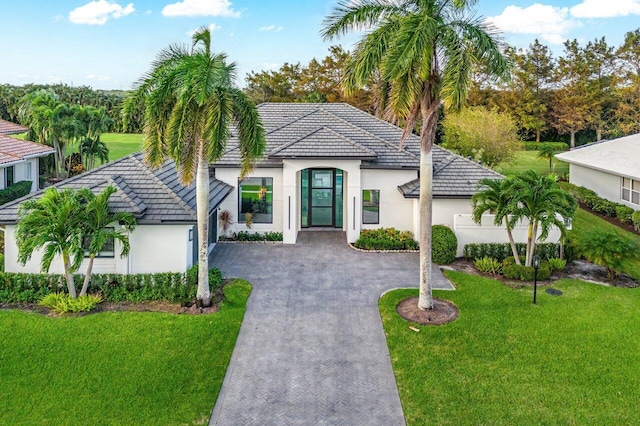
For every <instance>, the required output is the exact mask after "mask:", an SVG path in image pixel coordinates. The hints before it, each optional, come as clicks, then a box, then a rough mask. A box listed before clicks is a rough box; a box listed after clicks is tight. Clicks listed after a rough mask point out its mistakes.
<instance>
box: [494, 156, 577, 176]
mask: <svg viewBox="0 0 640 426" xmlns="http://www.w3.org/2000/svg"><path fill="white" fill-rule="evenodd" d="M552 161H553V165H554V169H553V170H554V173H555V174H556V175H558V176H564V175H566V174H567V173H569V164H568V163H565V162H563V161H558V160H556V159H555V158H554V159H553V160H552ZM495 169H496V171H497V172H499V173H502V174H503V175H505V176H513V175H516V174H518V173H522V172H524V171H526V170H530V169H532V170H535V171H536V172H538V173H539V174H541V175H548V174H549V160H547V159H545V158H538V151H519V152H518V153H517V154H516V158H515V160H514V161H513V162H512V163H510V164H499V165H498V166H496V167H495Z"/></svg>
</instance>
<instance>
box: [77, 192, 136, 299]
mask: <svg viewBox="0 0 640 426" xmlns="http://www.w3.org/2000/svg"><path fill="white" fill-rule="evenodd" d="M80 191H81V192H80V194H81V196H82V198H83V204H84V205H85V209H84V213H85V214H84V220H83V224H82V232H83V242H84V244H83V245H84V248H85V249H87V252H88V254H89V262H88V264H87V271H86V273H85V276H84V282H83V284H82V290H80V296H84V295H85V294H87V288H88V287H89V281H90V280H91V271H92V269H93V261H94V259H95V257H96V256H97V255H98V254H99V253H100V252H101V251H102V250H103V248H104V246H105V245H106V244H107V242H111V241H116V240H117V241H118V242H120V244H121V246H122V249H121V251H120V256H122V257H124V256H126V255H128V254H129V236H128V232H131V231H132V230H133V229H134V228H135V226H136V219H135V217H133V215H132V214H131V213H126V212H110V211H109V198H110V197H111V196H112V195H113V194H114V193H115V192H116V191H117V189H116V188H115V187H114V186H111V185H110V186H107V187H106V188H105V189H104V191H102V192H101V193H100V194H98V195H95V194H94V193H93V192H91V191H90V190H88V189H87V190H80ZM116 223H118V224H121V225H123V228H121V229H116V228H115V227H110V226H109V225H113V224H116ZM114 249H115V247H114Z"/></svg>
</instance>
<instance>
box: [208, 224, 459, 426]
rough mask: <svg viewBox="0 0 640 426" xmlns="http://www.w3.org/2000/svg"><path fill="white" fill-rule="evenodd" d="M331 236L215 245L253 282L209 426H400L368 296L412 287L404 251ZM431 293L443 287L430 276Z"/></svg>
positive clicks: (218, 262)
mask: <svg viewBox="0 0 640 426" xmlns="http://www.w3.org/2000/svg"><path fill="white" fill-rule="evenodd" d="M345 241H346V238H345V235H344V233H341V232H300V233H299V236H298V243H297V244H295V245H269V244H266V245H263V244H218V245H217V246H216V248H215V249H214V251H213V253H212V262H213V263H212V265H215V266H217V267H218V268H220V269H221V270H222V273H223V275H224V276H226V277H241V278H245V279H247V280H249V281H250V282H251V283H252V284H253V292H252V294H251V297H250V299H249V303H248V306H247V311H246V314H245V317H244V322H243V324H242V328H241V330H240V334H239V336H238V341H237V343H236V347H235V349H234V352H233V356H232V358H231V363H230V365H229V368H228V370H227V374H226V376H225V379H224V383H223V386H222V390H221V392H220V396H219V397H218V401H217V403H216V406H215V408H214V410H213V413H212V416H211V420H210V423H209V424H210V425H261V426H264V425H348V426H355V425H367V426H372V425H384V426H393V425H404V424H405V421H404V417H403V414H402V407H401V404H400V398H399V396H398V391H397V388H396V383H395V378H394V375H393V370H392V368H391V362H390V360H389V352H388V349H387V345H386V341H385V336H384V332H383V329H382V322H381V320H380V315H379V313H378V297H379V296H380V294H381V293H382V292H383V291H385V290H387V289H391V288H394V287H403V286H415V285H417V283H418V256H417V254H414V253H360V252H356V251H354V250H352V249H350V248H349V247H348V246H347V245H346V242H345ZM435 286H436V287H438V288H452V287H451V284H450V283H449V282H448V281H447V280H446V279H444V277H443V276H442V274H441V273H440V274H439V279H438V280H437V283H436V284H435Z"/></svg>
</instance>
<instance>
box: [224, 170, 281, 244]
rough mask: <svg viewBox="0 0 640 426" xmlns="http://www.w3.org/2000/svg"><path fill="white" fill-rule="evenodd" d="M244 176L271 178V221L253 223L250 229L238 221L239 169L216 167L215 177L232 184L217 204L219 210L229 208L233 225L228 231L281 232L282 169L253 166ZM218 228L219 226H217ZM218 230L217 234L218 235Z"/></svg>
mask: <svg viewBox="0 0 640 426" xmlns="http://www.w3.org/2000/svg"><path fill="white" fill-rule="evenodd" d="M246 177H261V178H273V222H272V223H254V224H253V227H252V228H251V229H249V228H247V226H246V225H245V224H244V222H240V223H238V213H239V210H240V209H239V207H240V202H239V199H238V197H239V196H240V194H239V192H238V179H239V178H240V169H238V168H225V167H218V168H216V179H218V180H221V181H222V182H224V183H226V184H229V185H231V186H233V188H234V189H233V191H232V192H231V193H230V194H229V195H228V196H227V198H225V200H224V201H223V202H222V203H221V204H220V206H218V209H219V210H229V211H230V212H231V214H232V215H233V222H234V223H233V225H231V227H230V228H229V231H228V232H229V233H230V234H232V233H234V232H240V231H248V232H269V231H272V232H282V223H283V217H282V216H283V209H282V199H283V195H282V194H283V185H282V169H278V168H262V167H260V168H255V169H254V170H253V172H252V173H250V174H248V175H247V176H246ZM218 228H219V227H218ZM220 232H221V231H220V230H219V232H218V236H220Z"/></svg>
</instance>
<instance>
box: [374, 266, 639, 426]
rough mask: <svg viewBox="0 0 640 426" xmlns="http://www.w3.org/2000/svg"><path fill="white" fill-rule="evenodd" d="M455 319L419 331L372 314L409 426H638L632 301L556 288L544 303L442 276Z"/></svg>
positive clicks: (624, 295) (575, 284)
mask: <svg viewBox="0 0 640 426" xmlns="http://www.w3.org/2000/svg"><path fill="white" fill-rule="evenodd" d="M445 274H446V275H447V277H448V278H449V279H451V280H452V281H453V282H454V285H455V286H456V289H457V290H456V291H454V292H444V291H434V295H435V296H436V297H441V298H445V299H448V300H451V301H453V302H454V303H455V304H456V305H457V306H458V307H459V309H460V318H459V319H458V320H456V321H455V322H453V323H450V324H447V325H443V326H418V328H419V329H420V332H418V333H416V332H414V331H412V330H410V329H409V324H408V323H406V322H405V321H403V320H402V319H401V318H400V317H399V316H398V315H397V313H396V311H395V308H396V305H397V304H398V303H399V302H400V301H401V300H403V299H404V298H406V297H408V296H415V295H417V290H396V291H393V292H390V293H387V294H386V295H385V296H384V297H382V298H381V300H380V312H381V315H382V320H383V323H384V329H385V333H386V335H387V342H388V345H389V350H390V353H391V358H392V364H393V369H394V371H395V375H396V380H397V384H398V389H399V392H400V397H401V400H402V404H403V408H404V413H405V416H406V418H407V423H408V424H409V425H423V424H427V423H429V424H439V425H464V424H491V425H499V424H503V425H513V424H522V425H524V424H603V425H604V424H609V425H613V424H640V411H639V410H637V409H636V408H635V407H638V406H639V405H640V393H638V388H639V387H640V370H639V369H638V368H637V365H638V361H637V354H638V351H639V350H640V335H638V333H637V322H638V313H639V312H640V291H638V290H630V289H620V288H612V287H605V286H600V285H594V284H589V283H585V282H582V281H577V280H562V281H558V282H556V283H554V285H553V287H554V288H558V289H560V290H562V291H563V292H564V295H562V296H559V297H557V296H550V295H548V294H546V293H545V292H544V290H542V291H539V292H538V305H536V306H534V305H533V304H532V289H531V288H530V287H527V288H523V289H520V290H514V289H511V288H508V287H506V286H504V285H502V284H501V283H499V282H497V281H495V280H492V279H489V278H483V277H478V276H474V275H468V274H464V273H461V272H449V271H447V272H445Z"/></svg>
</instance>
